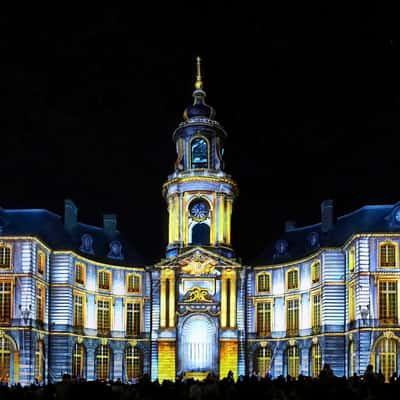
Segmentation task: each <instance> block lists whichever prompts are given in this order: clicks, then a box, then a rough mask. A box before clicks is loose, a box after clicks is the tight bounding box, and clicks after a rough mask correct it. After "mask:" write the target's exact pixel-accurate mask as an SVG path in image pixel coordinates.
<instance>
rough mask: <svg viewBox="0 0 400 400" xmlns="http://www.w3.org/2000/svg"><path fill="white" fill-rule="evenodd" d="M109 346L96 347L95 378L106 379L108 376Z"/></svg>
mask: <svg viewBox="0 0 400 400" xmlns="http://www.w3.org/2000/svg"><path fill="white" fill-rule="evenodd" d="M110 353H111V351H110V348H109V347H108V346H107V345H103V344H102V345H100V346H98V347H97V349H96V379H99V380H101V381H106V380H108V379H109V378H110V355H111V354H110Z"/></svg>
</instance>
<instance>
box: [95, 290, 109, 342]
mask: <svg viewBox="0 0 400 400" xmlns="http://www.w3.org/2000/svg"><path fill="white" fill-rule="evenodd" d="M97 331H98V333H99V334H100V335H108V334H109V333H110V331H111V299H102V298H100V299H98V300H97Z"/></svg>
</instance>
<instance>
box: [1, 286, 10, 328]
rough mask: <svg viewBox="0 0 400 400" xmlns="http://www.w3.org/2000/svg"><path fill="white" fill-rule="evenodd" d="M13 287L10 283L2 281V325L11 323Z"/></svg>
mask: <svg viewBox="0 0 400 400" xmlns="http://www.w3.org/2000/svg"><path fill="white" fill-rule="evenodd" d="M11 299H12V286H11V282H10V281H0V324H1V325H4V324H9V323H10V321H11Z"/></svg>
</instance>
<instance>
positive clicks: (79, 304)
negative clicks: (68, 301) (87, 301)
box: [74, 293, 84, 329]
mask: <svg viewBox="0 0 400 400" xmlns="http://www.w3.org/2000/svg"><path fill="white" fill-rule="evenodd" d="M83 305H84V295H83V294H77V293H76V294H74V327H75V328H78V329H83V326H84V310H83Z"/></svg>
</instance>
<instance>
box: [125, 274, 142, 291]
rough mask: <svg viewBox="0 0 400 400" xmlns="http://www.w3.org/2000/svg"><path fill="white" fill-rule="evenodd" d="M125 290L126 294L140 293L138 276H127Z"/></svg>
mask: <svg viewBox="0 0 400 400" xmlns="http://www.w3.org/2000/svg"><path fill="white" fill-rule="evenodd" d="M127 289H128V293H139V292H140V275H138V274H129V275H128V277H127Z"/></svg>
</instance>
